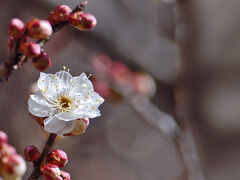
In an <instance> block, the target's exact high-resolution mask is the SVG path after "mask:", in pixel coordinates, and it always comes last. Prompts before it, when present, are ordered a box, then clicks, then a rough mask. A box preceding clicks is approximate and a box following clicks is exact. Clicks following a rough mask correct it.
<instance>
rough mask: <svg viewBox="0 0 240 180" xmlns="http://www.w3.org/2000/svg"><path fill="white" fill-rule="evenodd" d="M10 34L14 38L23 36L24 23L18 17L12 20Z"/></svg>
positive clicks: (9, 28)
mask: <svg viewBox="0 0 240 180" xmlns="http://www.w3.org/2000/svg"><path fill="white" fill-rule="evenodd" d="M8 34H9V35H10V36H13V37H14V38H21V37H22V35H23V34H24V23H23V22H22V20H20V19H18V18H14V19H12V20H11V21H10V23H9V27H8Z"/></svg>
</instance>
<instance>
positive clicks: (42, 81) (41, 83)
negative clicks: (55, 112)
mask: <svg viewBox="0 0 240 180" xmlns="http://www.w3.org/2000/svg"><path fill="white" fill-rule="evenodd" d="M59 84H60V83H59V80H58V79H57V78H56V77H55V76H54V75H52V74H47V73H43V72H41V73H40V77H39V79H38V87H39V89H40V90H41V92H42V93H43V94H44V96H46V97H47V98H49V99H51V100H52V99H54V98H55V96H56V94H57V92H59V91H60V89H61V87H59V86H60V85H59Z"/></svg>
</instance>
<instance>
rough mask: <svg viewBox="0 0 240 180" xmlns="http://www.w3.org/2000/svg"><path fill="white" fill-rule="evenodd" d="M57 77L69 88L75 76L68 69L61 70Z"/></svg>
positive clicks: (64, 86)
mask: <svg viewBox="0 0 240 180" xmlns="http://www.w3.org/2000/svg"><path fill="white" fill-rule="evenodd" d="M55 75H56V77H57V78H59V79H60V81H61V83H62V86H63V88H64V89H66V88H69V86H70V83H71V82H72V79H73V77H72V76H71V74H70V73H69V72H67V71H59V72H57V73H56V74H55Z"/></svg>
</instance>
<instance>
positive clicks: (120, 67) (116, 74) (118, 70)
mask: <svg viewBox="0 0 240 180" xmlns="http://www.w3.org/2000/svg"><path fill="white" fill-rule="evenodd" d="M111 77H112V79H113V80H114V81H116V82H117V83H118V84H120V85H122V86H129V85H131V84H132V83H131V78H132V75H131V71H130V70H129V68H128V67H127V66H126V65H125V64H123V63H122V62H120V61H114V62H113V64H112V69H111Z"/></svg>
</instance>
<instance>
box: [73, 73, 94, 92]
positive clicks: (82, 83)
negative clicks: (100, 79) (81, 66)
mask: <svg viewBox="0 0 240 180" xmlns="http://www.w3.org/2000/svg"><path fill="white" fill-rule="evenodd" d="M71 88H72V90H71V93H72V94H80V95H84V94H87V93H89V92H93V91H94V89H93V84H92V82H91V81H90V80H89V79H88V77H87V76H86V74H85V73H82V74H81V75H80V76H78V77H74V78H73V81H72V83H71Z"/></svg>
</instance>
